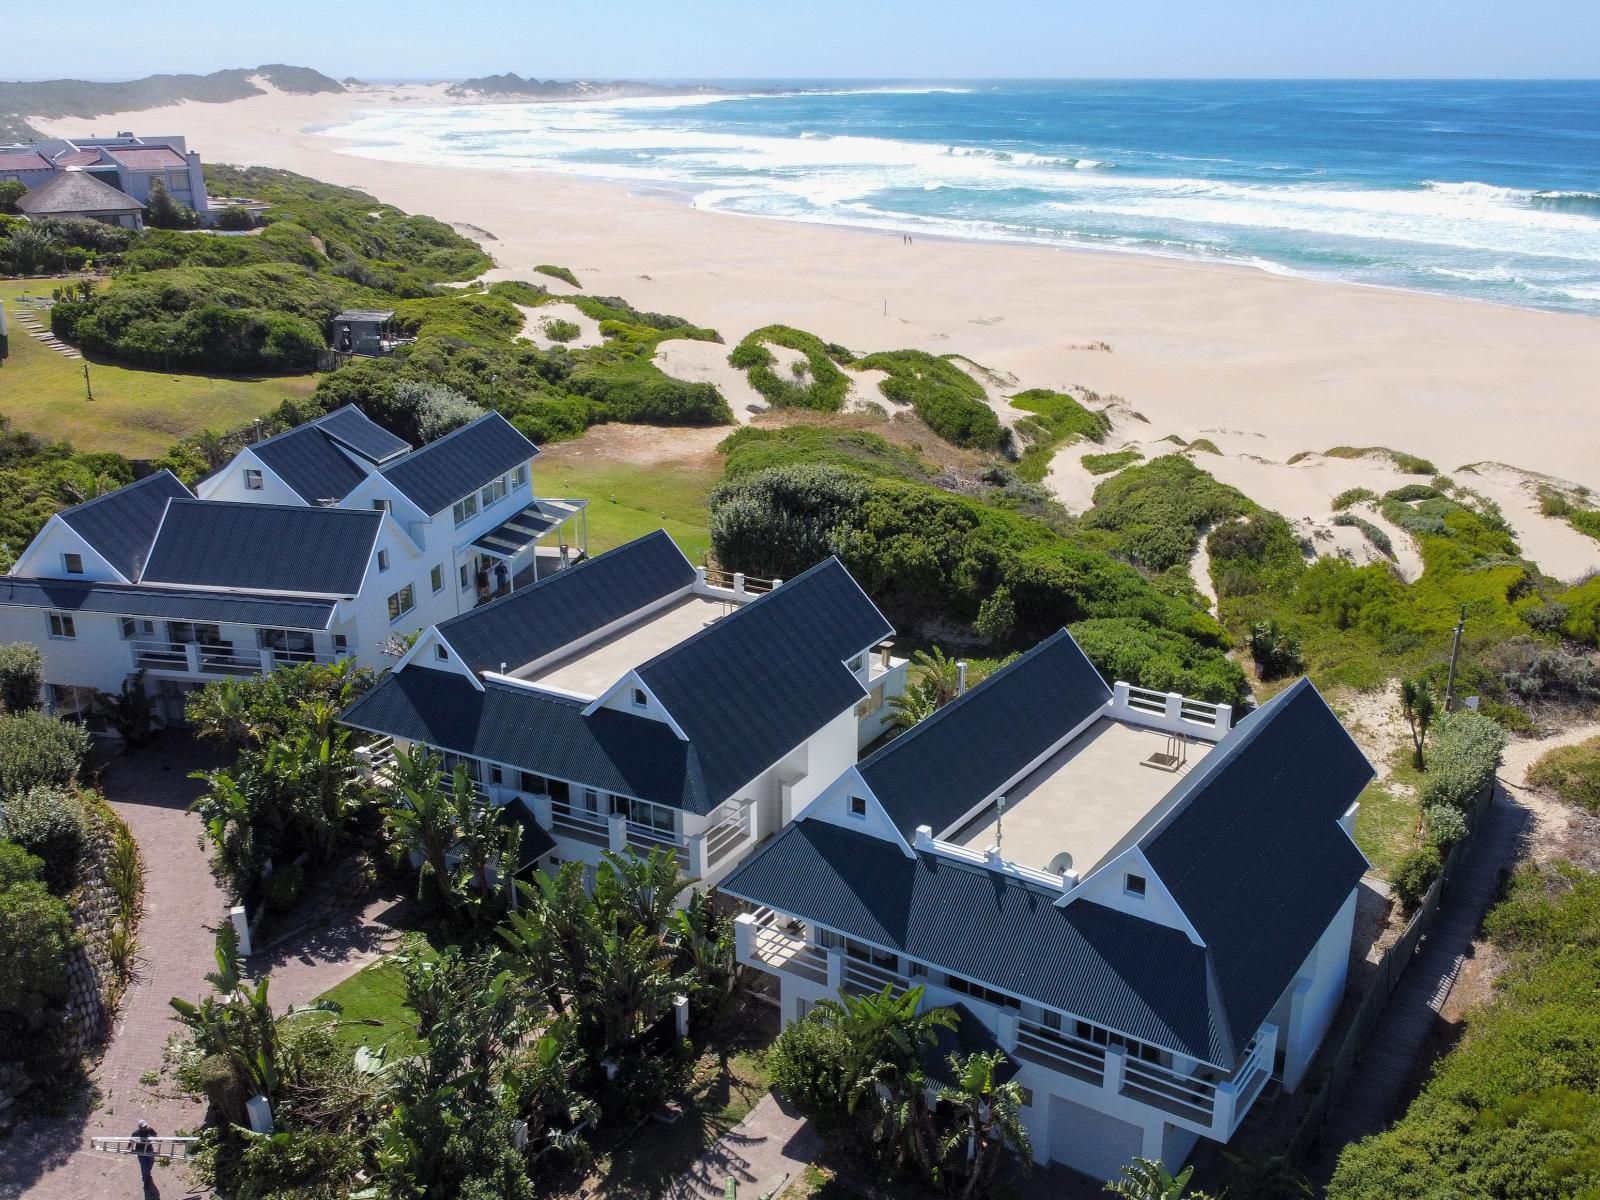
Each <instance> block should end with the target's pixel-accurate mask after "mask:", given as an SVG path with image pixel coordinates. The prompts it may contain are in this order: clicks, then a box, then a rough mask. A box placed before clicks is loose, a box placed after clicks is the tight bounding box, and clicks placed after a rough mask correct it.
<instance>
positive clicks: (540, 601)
mask: <svg viewBox="0 0 1600 1200" xmlns="http://www.w3.org/2000/svg"><path fill="white" fill-rule="evenodd" d="M694 579H695V571H694V567H693V566H692V565H691V564H690V562H689V560H688V559H687V558H685V557H684V556H683V551H681V550H679V549H678V547H677V546H676V545H675V544H674V543H673V541H672V539H671V538H670V537H668V536H667V532H666V530H664V529H658V530H656V531H655V532H654V533H647V534H645V536H644V537H641V538H635V539H634V540H633V541H631V542H628V543H627V544H625V545H622V546H618V547H617V548H616V549H614V550H607V551H606V552H605V553H604V554H600V555H597V556H596V557H594V558H591V559H588V560H586V561H584V562H581V563H579V564H578V565H577V566H575V567H568V568H567V569H566V570H563V571H557V572H556V573H555V574H553V575H546V576H545V577H544V578H543V579H541V580H539V582H538V583H535V584H533V585H531V586H529V587H524V588H518V589H517V590H516V591H514V592H512V593H510V594H509V595H506V596H502V597H500V598H499V599H498V600H495V601H492V602H490V603H488V604H485V605H483V606H482V607H481V608H475V609H472V610H471V611H469V612H464V613H462V614H461V615H460V616H456V617H451V618H450V619H449V620H447V621H442V622H440V624H439V632H440V633H441V634H443V635H444V638H445V640H446V641H448V642H449V643H450V647H451V649H453V650H454V651H455V652H456V653H457V654H458V655H459V656H460V658H461V661H462V662H464V663H466V665H467V668H468V669H469V670H472V671H497V670H499V669H500V664H501V663H505V664H507V665H508V666H509V668H510V669H512V670H515V669H516V668H518V667H521V666H524V665H526V664H527V663H531V662H534V661H535V660H537V659H541V658H543V657H545V656H546V655H548V654H553V653H554V652H555V651H557V650H559V649H561V647H563V646H566V645H568V644H570V643H572V642H575V641H577V640H578V639H579V638H583V637H587V636H588V635H590V634H592V633H595V632H597V631H598V630H601V629H604V628H605V627H606V626H607V625H610V624H612V623H613V622H615V621H620V620H622V619H623V618H624V617H626V616H627V615H628V614H629V613H632V612H637V611H638V610H639V609H641V608H644V607H646V606H648V605H650V604H654V603H655V602H656V601H658V600H663V599H665V598H666V597H668V596H670V595H672V594H673V593H674V592H678V591H681V590H682V589H684V588H686V587H688V586H689V585H691V584H692V583H694Z"/></svg>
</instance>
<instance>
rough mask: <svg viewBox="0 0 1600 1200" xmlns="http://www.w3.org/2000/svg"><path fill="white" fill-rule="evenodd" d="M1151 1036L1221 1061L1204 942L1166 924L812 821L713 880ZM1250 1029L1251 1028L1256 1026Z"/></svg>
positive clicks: (1227, 1055) (1228, 1058)
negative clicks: (1061, 903)
mask: <svg viewBox="0 0 1600 1200" xmlns="http://www.w3.org/2000/svg"><path fill="white" fill-rule="evenodd" d="M718 889H719V890H720V891H722V892H724V893H726V894H728V895H730V896H736V897H738V898H739V899H742V900H748V901H750V902H751V903H752V904H759V905H768V906H770V907H772V908H774V909H776V910H777V911H779V912H783V913H789V914H792V915H794V916H797V917H800V918H801V919H802V920H805V921H809V922H813V923H815V924H817V925H821V926H825V927H826V928H828V929H834V930H838V931H839V932H841V933H845V934H848V935H850V936H851V937H855V938H859V939H861V940H863V941H867V942H872V943H875V944H877V945H880V946H886V947H889V948H891V949H893V950H895V951H898V952H899V953H902V954H905V955H908V956H909V957H911V958H915V959H920V960H921V961H923V962H927V963H932V964H934V965H936V966H938V967H940V968H942V969H944V970H948V971H951V972H954V973H955V974H957V975H961V976H963V977H965V978H967V979H973V980H977V981H979V982H981V983H985V984H988V985H990V986H991V987H996V988H1000V989H1001V990H1003V991H1006V992H1010V993H1012V994H1013V995H1016V996H1020V997H1027V998H1029V999H1032V1000H1035V1001H1038V1002H1039V1003H1041V1004H1044V1005H1046V1006H1048V1007H1051V1008H1057V1009H1061V1010H1063V1011H1065V1012H1070V1013H1074V1014H1076V1015H1078V1016H1080V1017H1083V1018H1084V1019H1086V1020H1090V1021H1094V1022H1096V1023H1098V1024H1101V1025H1105V1026H1107V1027H1108V1028H1111V1029H1116V1030H1119V1031H1121V1032H1122V1033H1125V1034H1127V1035H1129V1036H1130V1037H1134V1038H1138V1039H1139V1040H1140V1041H1143V1042H1150V1043H1153V1044H1155V1045H1157V1046H1163V1047H1166V1048H1167V1049H1169V1050H1173V1051H1176V1052H1178V1053H1180V1054H1185V1055H1189V1056H1190V1057H1193V1058H1199V1059H1203V1060H1205V1061H1207V1062H1212V1063H1218V1064H1220V1065H1229V1064H1231V1062H1232V1052H1231V1051H1230V1050H1229V1048H1228V1047H1227V1046H1226V1044H1225V1040H1224V1038H1223V1037H1222V1036H1221V1032H1222V1031H1220V1030H1219V1029H1217V1028H1215V1027H1214V1025H1213V1023H1212V1020H1211V1016H1212V1013H1211V1005H1210V1004H1208V1003H1207V994H1208V988H1207V979H1206V975H1207V969H1206V956H1205V952H1204V950H1202V949H1201V948H1200V947H1199V946H1196V945H1195V944H1194V943H1192V942H1191V941H1190V940H1189V939H1188V937H1187V936H1185V935H1184V934H1183V933H1181V932H1179V931H1178V930H1176V929H1169V928H1168V927H1166V926H1164V925H1157V924H1155V923H1154V922H1151V921H1144V920H1141V919H1139V918H1138V917H1134V916H1129V915H1127V914H1124V913H1120V912H1117V911H1115V910H1113V909H1110V908H1106V907H1104V906H1103V905H1099V904H1091V903H1088V902H1078V903H1075V904H1069V905H1067V906H1065V907H1057V905H1056V903H1055V901H1056V900H1058V899H1060V893H1059V892H1058V891H1056V890H1055V889H1052V888H1046V887H1043V886H1040V885H1036V884H1032V883H1027V882H1024V881H1023V880H1020V879H1017V878H1015V877H1014V876H1010V875H1006V874H1004V873H1002V872H998V871H992V870H989V869H988V868H986V867H982V866H978V865H976V864H968V863H962V862H957V861H955V860H953V859H950V858H947V857H943V856H940V855H937V854H933V853H928V852H921V851H919V852H916V853H914V854H913V855H912V856H911V857H907V856H906V855H905V854H904V853H903V852H902V851H901V849H900V847H899V846H897V845H896V844H895V843H893V842H890V841H887V840H885V839H881V838H875V837H873V836H871V835H870V834H866V833H860V832H857V831H855V830H852V829H844V828H841V827H840V826H837V825H832V824H829V823H827V822H825V821H820V820H815V819H813V820H801V821H798V822H796V823H795V824H793V825H791V826H790V827H789V828H788V829H786V830H784V831H783V832H782V833H780V834H779V835H778V836H777V838H776V839H774V840H773V841H772V842H770V843H768V844H767V846H766V847H765V848H764V849H762V850H761V851H759V852H758V853H757V854H756V855H755V856H754V857H753V858H752V859H750V860H749V861H748V862H746V863H744V864H743V865H741V866H739V867H738V868H736V869H735V870H734V872H733V873H732V874H731V875H730V876H729V877H728V878H727V879H725V880H724V881H723V882H722V883H721V884H719V885H718ZM1252 1032H1253V1031H1252Z"/></svg>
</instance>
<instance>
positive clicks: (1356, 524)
mask: <svg viewBox="0 0 1600 1200" xmlns="http://www.w3.org/2000/svg"><path fill="white" fill-rule="evenodd" d="M1333 523H1334V524H1335V525H1344V526H1348V527H1349V528H1351V529H1359V530H1360V531H1361V534H1362V536H1363V537H1365V538H1366V539H1367V541H1369V542H1371V543H1372V544H1373V545H1374V546H1375V547H1377V550H1378V553H1379V554H1382V555H1383V556H1384V557H1385V558H1388V559H1393V558H1394V542H1393V540H1391V539H1390V537H1389V535H1388V534H1387V533H1385V532H1384V531H1383V530H1382V529H1380V528H1379V527H1378V526H1376V525H1374V524H1373V523H1372V522H1371V521H1367V520H1364V519H1362V518H1361V517H1358V516H1356V515H1355V514H1354V513H1347V512H1342V513H1340V514H1339V515H1338V516H1336V517H1334V518H1333Z"/></svg>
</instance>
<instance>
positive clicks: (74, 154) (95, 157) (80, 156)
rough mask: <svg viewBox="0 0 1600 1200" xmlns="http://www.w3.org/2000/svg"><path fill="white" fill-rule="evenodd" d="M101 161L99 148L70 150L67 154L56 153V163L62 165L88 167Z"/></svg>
mask: <svg viewBox="0 0 1600 1200" xmlns="http://www.w3.org/2000/svg"><path fill="white" fill-rule="evenodd" d="M99 161H100V151H98V150H68V151H67V152H66V153H65V154H58V155H56V165H57V166H60V167H87V166H91V165H93V164H94V163H97V162H99Z"/></svg>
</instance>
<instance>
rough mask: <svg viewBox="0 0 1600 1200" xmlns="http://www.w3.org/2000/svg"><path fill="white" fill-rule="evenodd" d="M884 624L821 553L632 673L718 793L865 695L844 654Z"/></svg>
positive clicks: (886, 631)
mask: <svg viewBox="0 0 1600 1200" xmlns="http://www.w3.org/2000/svg"><path fill="white" fill-rule="evenodd" d="M893 632H894V628H893V627H892V626H891V625H890V624H889V622H888V621H886V620H884V617H883V614H882V613H880V612H879V611H878V609H877V607H876V606H875V605H874V604H873V603H872V601H871V600H869V599H867V594H866V593H865V592H863V591H862V590H861V588H860V586H859V585H858V584H857V583H856V581H855V580H854V579H852V578H851V577H850V572H848V571H846V570H845V569H844V566H843V565H842V564H841V563H840V562H839V560H838V559H837V558H830V559H828V560H826V561H825V562H820V563H818V564H817V565H816V566H814V567H812V568H811V569H810V570H809V571H806V572H804V573H803V574H800V575H798V576H796V577H795V578H794V579H791V580H789V581H788V582H786V583H784V584H782V585H781V586H779V587H777V588H774V589H773V590H772V591H771V592H768V593H767V594H766V595H765V596H762V597H761V598H760V599H758V600H755V601H752V602H751V603H749V604H747V605H745V606H744V607H743V608H741V609H739V610H737V611H736V612H734V613H732V614H730V615H729V616H726V617H723V618H722V619H721V620H720V621H717V622H715V623H714V624H712V625H709V626H707V627H706V628H705V629H702V630H701V631H700V632H698V633H696V634H694V635H693V636H692V637H688V638H685V639H684V640H683V641H682V642H679V643H678V644H677V645H676V646H674V647H673V648H672V649H670V650H667V651H665V652H664V653H662V654H658V655H657V656H656V657H655V658H653V659H651V660H650V661H649V662H647V663H645V664H644V665H643V666H641V667H639V668H638V675H639V678H640V679H642V680H643V681H644V684H645V686H646V687H647V688H649V689H650V692H651V693H652V694H653V695H654V696H655V698H656V699H657V700H659V701H660V702H661V705H662V707H664V708H665V709H666V710H667V712H668V713H670V714H671V715H672V718H673V720H674V721H676V722H677V724H678V727H679V728H680V729H681V730H683V732H684V734H685V736H687V737H688V739H689V740H690V741H691V742H692V743H693V744H694V746H695V748H696V749H697V750H698V751H699V753H700V759H701V761H702V762H703V763H704V764H705V770H706V785H707V786H708V787H709V788H710V790H711V793H712V795H713V796H714V797H715V799H716V800H717V801H718V802H720V801H722V800H725V799H726V798H728V797H729V796H731V795H733V794H734V793H735V792H736V791H737V790H738V789H739V788H741V787H743V786H744V785H745V784H747V783H749V782H750V781H751V780H752V779H754V778H755V777H756V776H757V775H759V774H761V772H762V771H765V770H766V769H767V768H768V767H770V766H772V765H773V764H774V763H776V762H777V761H778V760H779V759H780V758H782V757H783V756H784V755H785V754H787V753H789V751H791V750H793V749H794V748H795V747H796V746H798V745H800V744H801V743H802V742H804V741H805V740H806V739H807V738H809V737H810V736H811V735H812V734H814V733H816V732H817V731H818V730H819V729H821V728H822V727H823V726H824V725H826V724H827V723H828V722H829V721H832V720H833V719H834V718H835V717H838V716H839V715H840V714H841V713H843V712H845V711H846V710H847V709H849V708H850V707H851V706H852V705H854V704H855V703H856V702H857V701H859V700H860V699H861V698H862V697H863V696H864V695H866V690H865V689H864V688H863V687H862V686H861V684H860V683H859V682H858V681H857V679H856V677H855V675H854V674H852V673H851V671H850V670H849V669H848V668H847V667H846V666H845V665H844V664H845V661H846V660H847V659H849V658H851V657H853V656H854V655H856V654H859V653H861V652H862V651H863V650H867V649H870V648H871V647H872V646H873V645H875V644H876V643H878V642H880V641H882V640H883V639H884V638H886V637H888V636H889V635H890V634H891V633H893Z"/></svg>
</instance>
